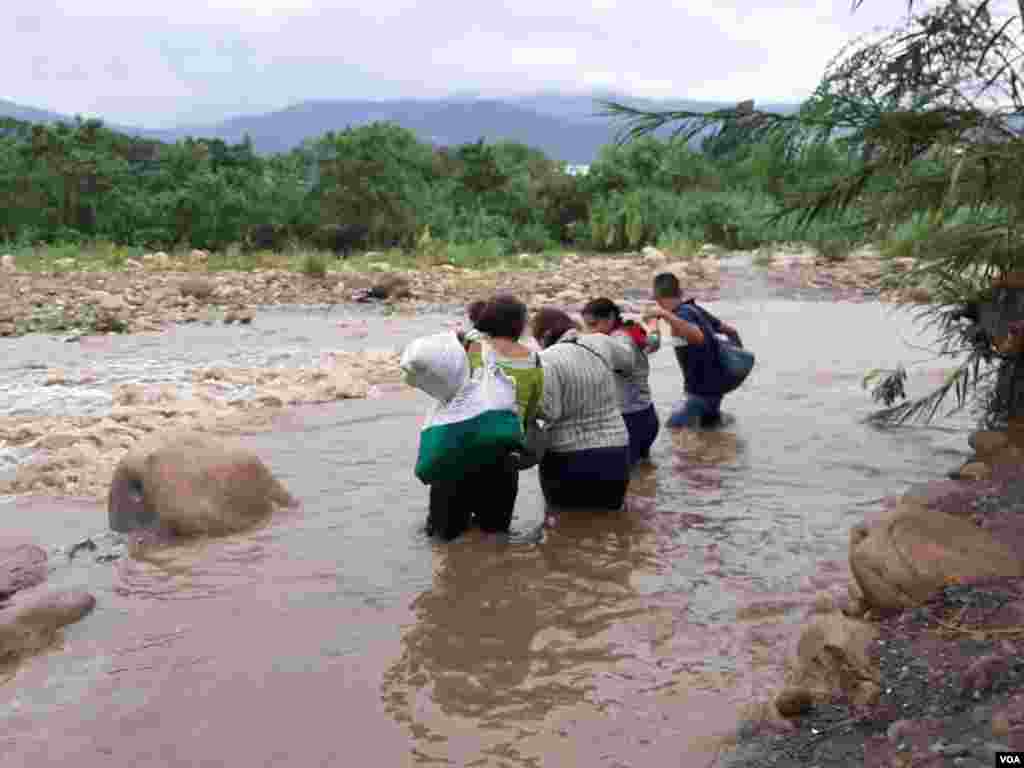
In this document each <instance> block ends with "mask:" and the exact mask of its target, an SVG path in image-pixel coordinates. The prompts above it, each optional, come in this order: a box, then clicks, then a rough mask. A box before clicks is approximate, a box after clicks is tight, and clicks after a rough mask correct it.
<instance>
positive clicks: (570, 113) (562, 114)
mask: <svg viewBox="0 0 1024 768" xmlns="http://www.w3.org/2000/svg"><path fill="white" fill-rule="evenodd" d="M599 99H605V100H611V101H618V102H622V103H627V104H629V105H631V106H634V107H638V108H650V109H687V110H691V111H700V112H703V111H708V110H713V109H720V108H722V107H727V106H734V105H733V104H726V103H722V102H719V103H715V102H698V101H654V100H650V99H637V98H631V97H628V96H622V95H618V94H612V93H592V94H582V95H572V94H561V93H555V92H548V93H538V94H534V95H531V96H522V97H513V98H505V99H493V98H484V97H452V98H447V99H436V100H416V99H401V100H391V101H356V100H334V101H305V102H302V103H299V104H295V105H294V106H291V107H287V108H285V109H282V110H278V111H275V112H268V113H265V114H259V115H248V116H244V117H234V118H230V119H228V120H224V121H221V122H219V123H214V124H208V125H181V126H176V127H174V128H171V129H165V130H154V129H147V128H137V127H130V126H120V125H116V124H114V123H108V126H109V127H110V128H111V129H113V130H116V131H120V132H123V133H127V134H130V135H136V136H142V137H146V138H152V139H158V140H160V141H168V142H173V141H177V140H178V139H183V138H185V137H187V136H192V137H195V138H211V139H212V138H217V139H222V140H223V141H226V142H231V143H234V142H239V141H241V140H242V139H243V138H244V137H245V136H246V135H248V136H249V137H250V138H251V139H252V142H253V146H254V147H255V149H256V151H257V152H261V153H271V152H287V151H288V150H290V149H292V148H294V147H296V146H298V145H299V144H300V143H301V142H302V141H303V140H305V139H307V138H315V137H317V136H320V135H322V134H324V133H326V132H327V131H330V130H336V131H337V130H344V129H345V128H347V127H350V126H351V127H356V126H359V125H365V124H367V123H370V122H374V121H386V122H393V123H397V124H398V125H401V126H403V127H405V128H408V129H409V130H411V131H413V132H415V133H416V135H417V136H418V137H419V139H420V140H421V141H425V142H429V143H431V144H434V145H437V146H451V145H457V144H465V143H468V142H474V141H477V140H479V139H481V138H482V139H484V140H485V141H488V142H493V141H498V140H501V139H511V140H513V141H518V142H521V143H523V144H526V145H528V146H531V147H535V148H537V149H540V150H543V151H544V152H545V153H546V154H547V155H548V156H549V157H552V158H555V159H558V160H561V161H564V162H567V163H591V162H593V161H594V160H595V159H596V158H597V154H598V151H599V150H600V148H601V147H602V146H604V145H606V144H609V143H611V142H612V141H613V140H614V137H615V134H616V131H617V130H618V128H620V127H621V124H620V123H618V122H615V121H613V120H611V119H610V118H607V117H598V116H596V115H595V112H597V111H598V110H599V109H600V105H599V104H598V103H597V100H599ZM758 106H759V107H760V108H763V109H770V110H777V111H781V112H793V111H795V110H796V109H797V107H798V105H795V104H776V105H772V104H758ZM0 117H13V118H16V119H18V120H24V121H27V122H56V121H59V120H64V121H67V120H70V119H71V118H70V117H68V116H66V115H60V114H57V113H54V112H48V111H46V110H41V109H35V108H33V107H26V106H22V105H19V104H14V103H12V102H8V101H3V100H0Z"/></svg>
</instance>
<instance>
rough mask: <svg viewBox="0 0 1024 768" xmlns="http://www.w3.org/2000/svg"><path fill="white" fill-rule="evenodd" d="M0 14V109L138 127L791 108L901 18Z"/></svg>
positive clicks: (383, 1)
mask: <svg viewBox="0 0 1024 768" xmlns="http://www.w3.org/2000/svg"><path fill="white" fill-rule="evenodd" d="M4 4H5V13H4V17H5V19H6V21H0V25H3V26H0V35H2V37H3V38H4V39H5V44H4V46H2V47H0V67H2V68H3V69H2V71H3V72H4V73H5V76H4V81H3V90H0V98H4V99H9V100H11V101H16V102H19V103H22V104H26V105H30V106H37V107H43V108H47V109H52V110H54V111H60V112H65V113H82V114H88V115H91V114H98V115H101V116H103V117H105V118H106V119H108V120H110V121H114V122H120V123H128V124H136V125H149V126H154V127H156V126H161V125H168V124H171V123H175V122H198V121H206V120H216V119H219V118H221V117H223V116H225V115H230V114H240V113H247V112H256V111H263V110H267V109H274V108H281V107H284V106H287V105H289V104H292V103H295V102H298V101H302V100H305V99H339V98H394V97H398V96H406V97H417V96H418V97H434V96H440V95H444V94H447V93H451V92H455V91H464V90H472V91H477V92H481V93H484V94H493V95H506V94H510V93H516V92H520V93H521V92H529V91H535V90H541V89H544V90H548V89H560V90H570V91H582V90H588V89H591V88H594V87H611V88H615V89H619V90H622V91H625V92H629V93H634V94H636V95H644V96H665V97H674V98H686V97H690V98H702V99H709V98H716V99H729V100H732V99H742V98H747V97H756V98H759V99H761V100H778V99H795V98H801V97H803V96H804V95H806V94H807V93H808V92H809V91H810V90H811V89H812V88H813V87H814V86H815V85H816V83H817V80H818V77H819V75H820V73H821V71H822V69H823V67H824V65H825V64H826V63H827V61H828V59H829V58H830V57H831V56H832V55H833V54H835V53H836V51H837V50H838V49H839V47H840V46H841V45H842V44H843V43H844V42H845V41H846V40H848V39H849V38H850V37H852V36H853V35H855V34H857V33H861V32H864V31H866V30H868V29H869V28H870V27H871V26H873V25H875V24H879V23H882V24H890V23H892V22H894V21H896V20H898V19H899V18H900V16H901V9H902V7H903V6H902V4H900V8H896V7H895V4H892V3H888V2H885V0H868V2H867V3H866V4H865V5H864V7H863V8H862V9H861V10H860V11H858V12H857V13H856V14H853V15H851V14H850V10H849V0H790V1H789V2H786V1H785V0H765V2H756V3H755V2H754V1H753V0H733V2H732V3H731V4H730V3H729V2H722V0H686V1H684V0H669V1H668V2H665V0H632V1H631V2H626V1H625V0H593V1H592V2H583V0H561V2H551V0H518V1H517V2H516V3H514V4H511V3H510V4H506V3H494V2H477V3H475V4H468V3H461V2H459V3H456V2H438V1H437V0H435V1H434V2H432V3H427V2H420V1H419V0H374V2H373V3H369V2H367V3H363V4H356V3H344V2H338V1H337V0H177V1H176V2H175V3H173V4H172V5H171V6H169V9H170V10H169V11H168V6H162V7H158V6H151V5H150V4H145V3H141V2H139V1H138V0H133V2H129V1H128V0H90V2H89V3H81V4H79V3H76V4H75V5H77V6H79V7H77V8H75V9H74V10H69V9H68V8H67V7H66V6H67V5H70V3H63V4H62V3H61V2H59V0H5V3H4ZM62 5H63V6H65V7H62ZM8 24H9V25H10V26H8V27H7V29H4V28H3V27H4V26H7V25H8ZM8 42H9V44H8Z"/></svg>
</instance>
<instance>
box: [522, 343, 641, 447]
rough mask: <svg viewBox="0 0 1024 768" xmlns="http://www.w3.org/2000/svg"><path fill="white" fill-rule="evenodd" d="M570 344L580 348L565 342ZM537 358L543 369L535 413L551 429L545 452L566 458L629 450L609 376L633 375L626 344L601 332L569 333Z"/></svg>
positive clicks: (627, 437)
mask: <svg viewBox="0 0 1024 768" xmlns="http://www.w3.org/2000/svg"><path fill="white" fill-rule="evenodd" d="M573 340H576V341H578V342H579V344H571V343H566V342H570V341H573ZM581 346H585V347H587V349H582V348H581ZM595 353H596V354H595ZM540 356H541V362H542V364H543V366H544V395H543V397H542V398H541V407H540V410H541V416H542V417H543V418H544V419H545V421H547V422H548V423H549V425H550V429H551V432H550V438H551V444H550V448H549V449H550V450H551V451H552V452H558V453H568V452H571V451H582V450H586V449H588V448H615V447H620V446H626V445H629V436H628V434H627V432H626V423H625V422H624V421H623V420H622V411H621V410H620V407H619V406H620V401H619V391H618V386H617V384H616V382H615V379H616V376H615V374H614V373H613V372H612V371H613V370H617V371H620V372H622V373H623V374H625V375H631V374H632V372H633V364H634V363H633V355H632V354H631V353H630V352H629V350H628V349H627V348H626V347H625V345H623V344H622V343H621V342H617V341H615V340H613V339H612V338H611V337H609V336H606V335H604V334H601V333H588V334H582V335H580V334H577V333H576V331H569V332H567V333H566V334H565V336H563V337H562V339H561V340H560V341H559V342H558V343H557V344H553V345H552V346H550V347H548V348H547V349H545V350H544V351H543V352H541V353H540Z"/></svg>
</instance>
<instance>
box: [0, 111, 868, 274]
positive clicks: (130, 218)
mask: <svg viewBox="0 0 1024 768" xmlns="http://www.w3.org/2000/svg"><path fill="white" fill-rule="evenodd" d="M705 149H706V151H704V152H696V151H693V150H692V149H690V148H689V147H688V146H687V144H686V143H685V142H684V141H681V140H675V141H662V140H659V139H655V138H645V139H643V140H639V141H636V142H633V143H631V144H628V145H625V146H616V145H609V146H607V147H605V148H604V149H603V151H602V153H601V156H600V158H599V159H598V161H597V162H596V163H594V164H593V165H592V166H591V169H590V173H589V174H588V175H585V176H570V175H568V174H566V173H565V172H564V170H563V168H562V166H561V164H559V163H556V162H554V161H552V160H551V159H549V158H547V157H546V156H544V155H543V154H542V153H541V152H539V151H537V150H535V149H532V148H530V147H527V146H524V145H521V144H517V143H511V142H500V143H494V144H487V143H484V142H479V143H475V144H465V145H461V146H457V147H446V148H435V147H432V146H430V145H427V144H425V143H423V142H421V141H419V140H417V138H416V137H415V135H414V134H413V133H412V132H410V131H408V130H405V129H403V128H400V127H398V126H396V125H394V124H387V123H377V124H372V125H368V126H363V127H359V128H354V129H349V130H344V131H339V132H331V133H327V134H325V135H324V136H322V137H320V138H319V139H317V140H311V141H307V142H306V143H305V144H304V145H302V146H301V147H300V148H298V149H296V150H294V151H292V152H289V153H286V154H277V155H270V156H261V155H258V154H257V153H255V152H254V151H253V148H252V146H251V144H250V143H248V142H243V143H240V144H236V145H228V144H225V143H224V142H222V141H219V140H213V141H206V140H201V141H200V140H191V139H189V140H183V141H179V142H177V143H175V144H162V143H159V142H155V141H152V140H146V139H138V138H132V137H128V136H125V135H122V134H118V133H115V132H113V131H111V130H108V129H107V128H106V127H104V126H103V125H102V124H101V123H99V122H97V121H78V122H76V123H72V124H56V125H42V124H34V125H33V124H27V123H21V122H18V121H15V120H9V119H8V120H2V121H0V244H2V247H3V248H4V249H5V250H9V251H13V252H18V251H19V250H20V251H24V250H26V249H29V248H33V247H34V248H38V246H40V245H47V246H56V247H55V248H50V249H49V250H51V251H52V252H60V253H61V254H62V255H66V254H68V253H69V252H70V251H73V249H74V248H75V247H77V246H79V245H82V244H85V243H92V244H96V243H100V244H114V245H117V246H126V247H128V248H137V249H139V250H141V249H149V250H155V249H164V250H170V249H173V248H182V247H184V248H204V249H207V250H211V251H215V252H218V251H219V252H227V251H231V252H232V253H234V254H236V260H244V254H245V253H247V252H251V251H266V250H272V251H286V250H289V249H293V250H294V249H310V248H314V249H325V250H326V249H331V248H332V247H336V246H338V244H339V242H340V241H341V242H344V241H346V240H351V239H353V238H355V239H356V240H357V242H356V243H355V245H356V246H357V247H362V248H374V249H379V248H392V247H398V248H403V249H406V250H408V251H413V250H417V249H419V248H422V246H423V245H424V244H425V243H430V244H431V247H430V249H429V250H430V251H431V254H432V258H433V259H434V260H435V261H437V262H445V261H448V262H452V263H457V264H465V265H471V264H474V263H476V264H479V263H486V262H488V261H489V260H492V258H493V257H494V256H501V255H503V254H509V253H517V252H522V251H528V252H531V253H541V252H545V251H550V250H553V249H558V248H560V247H571V248H575V249H585V250H597V251H622V250H627V249H638V248H640V247H642V246H644V245H648V244H650V245H666V244H673V243H675V244H678V243H681V242H683V241H688V242H691V243H693V242H712V243H718V244H722V245H726V246H730V247H753V246H757V245H759V244H761V243H764V242H769V241H774V240H785V239H790V238H792V237H793V235H794V225H793V224H794V223H793V221H791V220H790V219H785V218H784V219H781V220H770V217H771V215H772V214H777V213H778V212H779V211H780V210H781V209H782V208H783V206H784V205H785V201H786V200H787V198H788V197H790V196H792V195H794V194H798V193H800V192H801V191H802V190H806V189H808V188H815V187H820V186H821V185H827V184H828V183H829V182H830V180H831V179H833V178H835V177H836V176H837V175H838V174H841V173H845V172H847V171H849V170H850V168H851V167H852V166H856V165H857V164H858V163H859V160H857V158H856V156H854V155H852V154H851V152H850V148H849V146H847V145H846V144H845V143H844V142H842V141H833V142H829V143H828V144H815V145H811V146H808V147H806V148H803V149H801V148H794V147H791V146H790V147H784V146H781V145H779V144H778V143H777V142H774V141H771V140H769V141H766V142H763V143H760V144H755V145H749V144H746V143H743V142H738V143H734V145H733V146H729V144H728V136H723V137H721V138H720V139H718V140H716V141H713V142H709V143H708V144H707V146H706V147H705ZM353 228H354V229H353ZM362 228H365V229H362ZM353 232H354V233H355V234H353ZM360 235H365V236H364V237H360ZM802 236H803V237H809V238H810V239H812V240H821V241H829V242H835V241H837V240H838V241H839V242H841V243H847V242H850V241H853V240H857V239H862V238H863V236H864V231H863V229H862V228H859V227H858V223H857V217H856V216H847V217H846V219H844V220H843V221H832V222H828V223H826V224H822V225H820V226H817V227H816V228H814V230H813V231H812V232H810V233H809V234H806V233H805V234H803V235H802ZM112 252H119V253H120V251H117V249H114V251H112Z"/></svg>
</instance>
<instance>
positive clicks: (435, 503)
mask: <svg viewBox="0 0 1024 768" xmlns="http://www.w3.org/2000/svg"><path fill="white" fill-rule="evenodd" d="M518 495H519V470H518V469H516V468H515V466H513V465H511V464H509V463H508V462H506V461H505V460H504V459H502V460H501V461H499V462H498V463H496V464H494V465H491V466H488V467H484V468H483V469H480V470H477V471H476V472H472V473H469V474H467V475H465V476H464V477H463V478H462V479H461V480H459V481H458V482H453V483H432V484H431V486H430V514H429V515H428V517H427V533H428V534H429V535H431V536H435V535H436V536H440V537H441V538H442V539H444V540H445V541H451V540H452V539H454V538H456V537H457V536H459V534H461V533H463V532H464V531H466V529H468V528H469V526H470V525H471V524H472V523H474V522H475V523H476V524H477V525H479V526H480V529H481V530H482V531H485V532H487V533H504V532H506V531H508V529H509V526H511V525H512V512H513V510H514V509H515V506H516V496H518Z"/></svg>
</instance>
